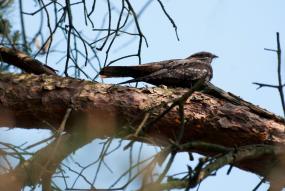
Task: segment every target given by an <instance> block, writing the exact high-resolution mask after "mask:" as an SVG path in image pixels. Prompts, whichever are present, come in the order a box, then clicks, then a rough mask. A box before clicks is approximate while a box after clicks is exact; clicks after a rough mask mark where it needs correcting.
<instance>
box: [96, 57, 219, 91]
mask: <svg viewBox="0 0 285 191" xmlns="http://www.w3.org/2000/svg"><path fill="white" fill-rule="evenodd" d="M216 57H217V56H216V55H214V54H212V53H209V52H198V53H196V54H193V55H191V56H189V57H187V58H185V59H174V60H166V61H160V62H152V63H147V64H142V65H136V66H108V67H105V68H103V69H102V71H101V72H100V75H101V76H103V77H133V78H134V79H131V80H128V81H125V82H122V83H121V84H124V83H132V82H147V83H150V84H153V85H166V86H171V87H192V86H193V84H194V83H195V82H197V81H198V80H199V79H201V78H204V77H205V81H210V80H211V78H212V77H213V70H212V67H211V62H212V60H213V59H214V58H216Z"/></svg>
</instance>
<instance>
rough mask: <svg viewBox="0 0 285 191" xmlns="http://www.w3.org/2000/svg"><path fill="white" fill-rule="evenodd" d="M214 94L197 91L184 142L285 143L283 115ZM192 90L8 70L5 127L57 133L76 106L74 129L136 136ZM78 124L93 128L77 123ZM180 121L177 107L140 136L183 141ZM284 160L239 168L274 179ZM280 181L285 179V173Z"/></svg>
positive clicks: (0, 88) (2, 101) (260, 160)
mask: <svg viewBox="0 0 285 191" xmlns="http://www.w3.org/2000/svg"><path fill="white" fill-rule="evenodd" d="M213 89H214V87H211V88H210V89H209V90H207V94H206V93H201V92H194V93H193V94H192V96H191V97H190V98H189V99H188V100H187V101H186V102H185V104H184V117H185V127H184V134H183V136H182V138H181V142H180V144H184V143H188V142H192V141H203V142H206V143H210V144H217V145H221V146H224V147H226V148H234V147H239V146H244V145H253V144H266V145H280V146H283V145H284V142H285V134H284V127H285V126H284V123H283V119H282V118H280V117H277V116H275V115H274V114H272V113H270V112H268V111H265V110H263V109H261V108H258V107H257V106H253V105H252V104H250V103H248V102H245V101H243V100H241V99H239V98H238V97H236V96H234V95H232V94H228V93H226V92H223V91H222V90H220V89H218V88H217V90H218V91H214V90H213ZM187 91H189V90H187V89H182V88H176V89H162V88H142V89H137V88H129V87H122V86H110V85H105V84H100V83H92V82H88V81H82V80H76V79H72V78H61V77H58V76H47V75H40V76H37V75H31V74H22V75H13V74H4V73H0V116H1V118H0V126H3V127H5V126H8V127H15V126H17V127H24V128H49V129H50V128H51V126H52V127H53V128H55V129H57V128H58V127H59V124H60V123H61V121H62V119H63V116H64V114H65V112H66V110H67V108H72V112H71V114H70V117H69V119H68V121H67V127H66V128H65V130H66V131H68V132H74V131H76V130H83V129H85V131H88V132H89V133H88V134H92V135H94V137H95V136H96V137H102V136H104V137H105V136H117V137H120V138H126V136H127V135H129V134H130V133H135V132H136V128H138V127H139V125H140V124H141V122H142V121H143V120H144V118H145V115H146V114H147V113H148V115H149V117H148V118H147V121H152V120H154V119H155V118H156V117H157V116H159V114H161V113H162V112H163V111H165V109H166V108H168V105H171V103H172V102H173V100H176V99H177V98H179V97H181V96H182V95H184V94H185V93H186V92H187ZM219 92H220V93H219ZM106 119H108V120H106ZM78 120H79V121H84V124H86V125H84V127H83V126H82V125H70V124H74V123H75V122H76V121H78ZM146 123H147V122H146ZM79 124H81V123H79ZM180 124H181V123H180V116H179V112H178V107H174V108H173V109H172V110H171V111H169V112H168V113H167V114H166V115H164V116H163V117H162V118H161V119H160V120H159V121H158V122H156V123H155V124H154V125H153V126H151V127H150V128H147V129H146V130H145V132H144V135H143V136H141V137H138V138H137V139H138V140H142V141H147V142H149V143H152V144H156V145H161V146H169V144H171V143H170V142H169V140H176V138H177V137H175V136H176V135H177V132H179V127H180ZM126 126H127V127H129V128H126ZM118 132H120V133H118ZM180 151H194V152H198V153H201V154H204V155H206V156H214V155H216V154H219V153H220V152H218V151H215V150H213V149H210V148H209V149H207V147H194V148H193V147H192V148H191V147H189V148H187V147H184V148H182V149H180ZM278 157H279V156H275V155H273V156H272V155H271V154H268V152H267V153H264V155H262V157H260V156H259V155H258V156H257V158H255V159H251V160H246V161H242V162H238V163H235V164H234V165H235V166H237V167H239V168H242V169H244V170H248V171H251V172H254V173H256V174H259V175H261V176H268V174H269V173H272V171H271V169H270V168H269V167H272V161H273V160H274V161H276V160H277V161H278V159H279V158H278ZM280 157H282V156H281V155H280ZM281 159H282V158H281ZM276 164H277V165H274V167H278V168H277V169H278V171H281V172H284V166H283V165H282V164H279V163H278V162H276ZM275 169H276V168H275ZM274 173H275V171H274ZM277 174H280V173H277ZM279 177H280V179H283V180H284V177H283V176H279Z"/></svg>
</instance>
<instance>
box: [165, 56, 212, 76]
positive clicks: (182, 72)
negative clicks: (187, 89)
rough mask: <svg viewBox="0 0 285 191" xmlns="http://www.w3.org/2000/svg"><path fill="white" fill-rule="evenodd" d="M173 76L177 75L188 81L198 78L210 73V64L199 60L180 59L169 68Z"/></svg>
mask: <svg viewBox="0 0 285 191" xmlns="http://www.w3.org/2000/svg"><path fill="white" fill-rule="evenodd" d="M169 71H171V73H172V75H173V76H177V77H178V76H179V77H180V78H181V79H185V80H188V81H195V80H199V79H201V78H203V77H205V76H207V75H211V74H210V73H211V66H210V65H208V64H206V63H205V62H203V61H200V60H190V59H181V60H177V61H175V63H174V64H173V65H172V66H171V67H170V68H169Z"/></svg>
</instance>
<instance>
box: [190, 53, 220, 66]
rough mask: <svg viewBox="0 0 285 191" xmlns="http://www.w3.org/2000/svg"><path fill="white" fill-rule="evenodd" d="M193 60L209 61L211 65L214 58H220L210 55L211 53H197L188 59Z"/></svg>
mask: <svg viewBox="0 0 285 191" xmlns="http://www.w3.org/2000/svg"><path fill="white" fill-rule="evenodd" d="M192 58H195V59H198V60H207V61H209V62H210V63H211V62H212V60H213V59H214V58H218V56H216V55H214V54H212V53H210V52H197V53H195V54H192V55H191V56H189V57H188V58H187V59H192Z"/></svg>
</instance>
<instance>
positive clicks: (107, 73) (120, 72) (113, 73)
mask: <svg viewBox="0 0 285 191" xmlns="http://www.w3.org/2000/svg"><path fill="white" fill-rule="evenodd" d="M132 71H133V69H132V67H131V66H107V67H105V68H103V69H102V70H101V71H100V76H101V77H102V78H108V77H129V76H131V73H132Z"/></svg>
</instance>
